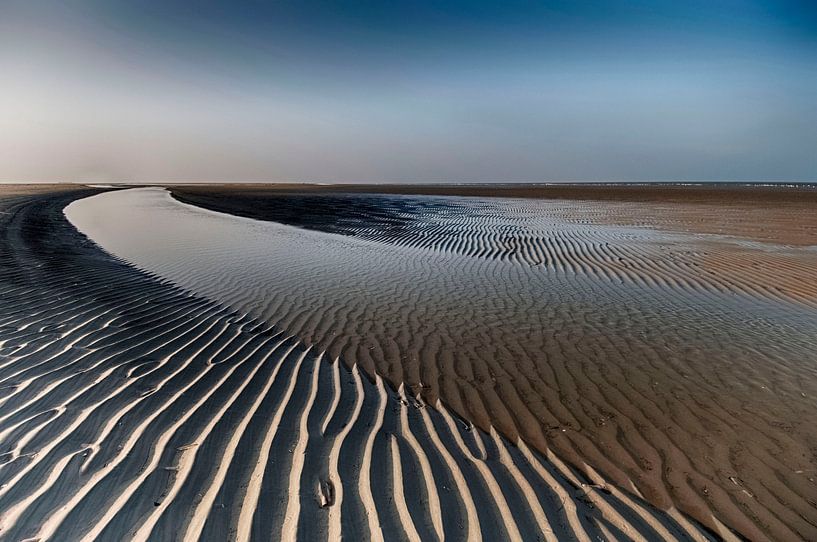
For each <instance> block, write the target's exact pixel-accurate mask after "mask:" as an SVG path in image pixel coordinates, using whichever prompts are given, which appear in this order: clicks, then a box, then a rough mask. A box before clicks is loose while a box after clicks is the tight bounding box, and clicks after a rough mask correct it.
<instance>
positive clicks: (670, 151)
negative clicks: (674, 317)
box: [0, 0, 817, 183]
mask: <svg viewBox="0 0 817 542" xmlns="http://www.w3.org/2000/svg"><path fill="white" fill-rule="evenodd" d="M583 180H587V181H626V180H638V181H645V180H677V181H683V180H746V181H749V180H780V181H817V2H814V1H811V0H805V1H795V0H785V1H777V2H774V1H768V0H763V1H761V0H720V1H719V0H708V1H703V0H685V1H682V2H680V1H677V0H674V1H665V0H654V1H651V2H648V1H646V0H629V1H624V0H589V1H578V2H577V1H551V2H548V1H539V2H535V1H527V0H526V1H523V0H503V1H496V2H492V1H482V0H470V1H453V2H431V1H427V0H410V1H408V0H407V1H404V2H401V1H382V2H379V1H372V0H358V1H351V2H350V1H344V0H336V1H329V0H327V1H315V0H272V1H266V2H235V1H207V0H204V1H199V2H181V1H176V0H165V1H134V0H61V1H38V0H22V1H20V0H0V181H5V182H36V181H73V182H157V183H158V182H210V181H212V182H228V181H245V182H246V181H258V182H285V181H304V182H364V183H374V182H517V181H525V182H554V181H583Z"/></svg>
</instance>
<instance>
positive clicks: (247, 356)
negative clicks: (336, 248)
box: [0, 196, 709, 540]
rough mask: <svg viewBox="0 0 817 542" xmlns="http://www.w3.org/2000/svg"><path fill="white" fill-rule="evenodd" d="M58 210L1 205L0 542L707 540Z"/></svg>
mask: <svg viewBox="0 0 817 542" xmlns="http://www.w3.org/2000/svg"><path fill="white" fill-rule="evenodd" d="M70 197H71V196H61V197H55V198H36V199H24V198H21V199H19V200H7V201H2V200H0V209H2V210H3V211H4V213H8V214H4V215H3V216H2V217H0V226H2V228H0V232H1V233H0V247H2V249H3V250H2V252H0V291H1V292H2V295H0V307H2V311H0V314H2V316H0V386H2V388H3V390H4V392H5V393H4V396H3V399H2V404H0V446H2V450H3V454H2V456H0V539H2V540H21V539H26V538H29V537H31V538H34V539H39V540H95V539H106V540H107V539H117V540H121V539H125V538H128V539H134V540H147V539H157V540H176V539H178V540H181V539H186V540H194V539H199V538H201V539H207V540H226V539H236V540H249V539H259V540H266V539H270V538H273V539H275V538H279V537H280V538H281V539H287V540H289V539H294V538H296V537H297V538H298V539H306V540H316V539H328V540H336V539H338V535H341V536H343V537H345V538H348V539H363V538H370V539H373V540H377V539H380V540H383V539H388V540H394V539H409V540H420V539H423V540H434V539H440V540H441V539H444V538H445V539H449V540H465V539H469V540H473V539H478V538H480V537H483V538H485V539H490V540H500V539H515V540H518V539H525V540H535V539H547V540H556V539H573V538H576V539H579V540H595V539H598V538H609V539H636V540H650V539H656V538H662V539H680V540H687V539H693V540H701V539H707V538H709V537H708V535H707V534H706V533H705V532H703V531H701V530H700V529H698V528H697V527H696V526H695V525H694V524H693V523H692V522H690V521H689V520H687V519H685V518H684V517H683V516H681V515H680V514H678V513H677V512H672V513H669V514H667V513H664V512H660V511H658V510H656V509H654V508H652V507H651V506H649V505H647V504H646V503H644V502H643V501H642V500H641V499H639V498H638V497H635V496H633V495H630V494H628V493H626V492H622V491H620V490H618V489H616V488H615V487H613V486H607V485H606V484H605V482H604V480H603V479H602V478H601V477H598V476H594V477H592V478H587V477H585V476H584V475H582V474H580V473H578V472H577V471H575V470H573V469H571V468H569V467H567V466H566V465H564V464H563V463H562V462H561V461H559V460H558V459H556V458H555V457H553V456H552V455H551V456H549V457H545V456H542V455H539V454H538V453H536V452H534V451H531V450H530V449H528V448H527V447H526V446H525V445H524V444H523V443H521V442H520V443H519V446H518V447H517V446H514V445H513V444H511V443H509V442H508V441H507V440H505V439H504V438H502V437H500V436H499V435H498V434H497V433H496V432H495V431H493V430H492V431H490V433H485V432H482V431H480V430H478V429H477V428H475V427H473V426H472V425H470V424H468V423H466V422H463V421H462V420H461V419H459V418H457V417H456V416H454V415H453V414H452V413H450V412H449V411H448V410H447V409H446V408H445V407H444V406H443V405H441V404H437V405H436V409H430V408H428V406H427V405H426V404H425V403H424V402H423V401H422V399H420V400H418V399H415V398H413V397H411V396H409V395H408V394H406V393H405V391H404V389H400V390H399V392H397V393H395V392H394V391H390V390H389V389H387V387H386V386H385V384H384V382H383V380H382V379H381V378H380V377H375V379H374V382H372V381H370V380H369V379H367V378H365V377H364V376H363V375H362V374H361V371H360V370H359V369H358V368H357V366H353V367H352V368H351V369H347V368H346V367H345V366H344V365H343V364H342V363H341V362H340V361H339V360H338V359H334V360H330V359H328V358H327V357H326V355H325V354H322V353H320V352H318V351H317V350H316V349H314V348H310V347H307V346H305V345H303V344H302V343H300V342H299V341H297V340H296V339H294V338H292V337H287V336H285V335H283V334H282V333H281V332H280V331H277V330H276V329H275V328H272V327H270V326H268V325H266V324H262V323H259V322H258V321H256V320H253V319H251V318H249V317H247V316H242V315H240V314H238V313H236V312H235V311H233V310H229V309H225V308H223V307H221V306H219V305H217V304H215V303H212V302H210V301H207V300H205V299H202V298H199V297H196V296H193V295H191V294H190V293H188V292H186V291H184V290H181V289H179V288H177V287H174V286H171V285H169V284H166V283H163V282H161V281H160V280H157V279H156V278H153V277H151V276H150V275H148V274H146V273H144V272H140V271H137V270H135V269H133V268H131V267H130V266H128V265H126V264H124V263H121V262H118V261H115V260H113V259H112V258H110V257H108V256H107V255H105V254H103V253H102V252H101V251H99V250H98V249H96V248H95V247H93V246H90V244H88V243H87V242H85V241H84V239H83V238H82V237H81V236H80V235H79V234H77V233H76V232H75V231H74V230H73V229H72V228H71V227H70V226H69V225H68V224H67V223H66V222H65V221H64V220H63V219H62V217H61V216H60V214H59V212H60V208H61V206H62V205H63V204H64V203H65V202H66V201H68V200H69V199H70ZM8 217H11V218H8Z"/></svg>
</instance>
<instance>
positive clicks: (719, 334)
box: [68, 189, 817, 539]
mask: <svg viewBox="0 0 817 542" xmlns="http://www.w3.org/2000/svg"><path fill="white" fill-rule="evenodd" d="M420 199H421V200H422V202H421V203H420V204H417V205H418V206H419V205H425V203H424V202H425V200H424V199H423V198H420ZM405 201H408V203H409V204H412V198H408V199H407V200H405ZM458 201H461V200H458ZM500 203H501V204H502V205H506V206H508V207H509V210H507V212H506V211H503V212H502V213H499V214H498V215H497V216H499V215H501V216H502V217H506V218H503V220H509V218H507V217H513V216H514V215H513V210H512V209H513V207H514V205H516V204H517V202H516V201H510V200H509V201H507V202H499V203H497V202H492V203H491V205H498V204H500ZM538 205H540V206H541V205H544V202H540V203H539V204H538ZM558 205H559V206H561V205H563V203H562V202H560V203H559V204H558ZM459 209H460V211H462V213H464V212H465V210H467V209H465V208H464V207H462V206H460V207H459ZM557 211H558V209H557ZM401 212H403V211H401ZM538 212H544V211H541V210H540V211H538ZM595 212H601V213H603V209H602V210H596V211H595ZM462 213H460V215H461V214H462ZM68 214H69V216H70V217H71V219H72V221H74V223H75V224H77V225H78V226H79V227H80V229H81V230H83V231H86V232H88V233H89V234H91V235H92V237H93V238H94V240H95V241H97V242H98V243H99V244H100V245H101V246H103V247H104V248H106V249H107V250H109V251H110V252H112V253H114V254H116V255H118V256H120V257H123V258H126V259H127V260H128V261H131V262H134V263H136V264H137V265H138V266H139V267H141V268H143V269H146V270H149V271H151V272H154V273H157V274H158V275H159V276H161V277H163V278H167V279H170V280H172V281H173V282H174V283H176V284H178V285H181V286H183V287H185V288H189V289H190V290H192V291H195V292H197V293H199V294H202V295H206V296H207V297H210V298H211V299H215V300H218V301H220V302H222V303H226V304H228V305H230V306H232V307H235V308H240V309H241V310H244V311H248V312H249V313H251V314H253V315H255V316H257V317H260V318H262V319H264V320H265V321H270V322H275V323H276V324H278V325H280V326H281V328H282V329H286V330H287V332H288V333H294V334H297V336H298V337H300V338H301V339H302V340H304V341H305V342H306V343H307V344H312V345H315V347H316V348H319V349H321V350H323V349H325V350H327V354H328V356H329V357H331V358H333V359H334V358H335V357H337V356H341V357H342V359H345V360H347V362H348V363H355V362H356V363H358V364H359V365H360V366H361V367H362V368H364V369H365V371H366V372H367V373H368V374H370V375H374V374H378V373H379V374H382V375H384V376H385V377H387V378H388V379H389V380H390V381H391V382H393V383H394V384H395V385H396V386H399V385H400V384H401V383H405V384H406V386H407V388H409V389H411V395H416V394H418V393H420V394H421V395H422V396H423V397H425V398H426V399H427V400H428V401H429V402H430V403H431V404H436V402H437V398H438V397H441V398H442V399H443V401H444V402H445V404H446V405H447V406H448V408H450V409H451V410H453V411H454V412H457V413H458V414H459V415H461V416H463V417H464V418H465V419H467V420H471V421H472V422H473V423H475V424H476V425H477V426H478V427H480V428H481V429H483V430H484V431H486V432H490V430H491V429H492V427H495V428H496V429H497V431H498V432H499V433H500V434H502V435H505V436H506V437H508V438H510V440H511V441H512V442H513V441H516V440H517V439H518V438H519V437H520V436H521V437H522V438H523V439H524V441H525V442H527V443H528V444H529V445H530V446H532V448H534V449H536V450H539V451H540V452H542V453H549V450H551V449H552V450H554V451H555V452H557V454H558V455H559V456H561V457H564V458H566V459H568V460H569V461H570V462H571V463H572V464H574V465H579V466H582V465H585V464H590V465H593V466H594V467H595V468H596V469H599V470H600V471H602V472H604V473H605V475H606V476H608V477H610V478H612V479H613V480H614V481H615V482H616V483H617V484H618V485H619V486H620V487H631V488H632V489H634V490H636V491H638V492H640V493H641V494H643V495H644V496H645V497H646V498H647V500H649V501H650V502H652V503H654V504H656V505H657V506H659V507H662V508H665V509H671V508H673V507H677V508H680V509H681V510H683V511H684V512H686V513H688V514H690V515H692V516H694V517H695V518H696V519H698V520H699V521H701V522H703V523H704V524H706V525H707V526H709V527H710V528H712V529H716V530H720V521H723V523H725V524H727V525H729V526H730V527H732V528H735V529H737V530H738V531H739V532H741V533H742V534H745V535H747V536H749V537H752V538H753V539H763V538H766V537H771V538H776V539H790V538H796V537H800V538H810V537H813V535H814V533H815V516H816V515H817V514H816V513H815V504H814V499H813V495H814V488H815V486H814V477H813V473H814V472H815V458H814V455H813V450H814V449H815V434H814V431H813V427H812V426H811V424H810V423H809V422H808V420H810V419H814V417H815V415H817V414H816V413H817V404H815V397H817V389H815V387H817V384H815V382H816V381H815V378H814V376H815V375H814V372H815V369H814V367H815V364H814V363H813V362H814V361H815V360H814V356H815V352H814V350H813V346H812V341H813V336H814V335H815V334H817V317H815V313H814V311H813V309H812V307H811V306H810V305H809V303H808V296H792V295H789V294H786V295H775V292H774V289H771V290H767V291H764V290H762V289H760V288H753V287H750V285H749V286H747V285H745V284H743V283H741V284H743V285H741V286H740V287H739V288H738V287H733V288H727V286H731V285H732V284H733V283H737V281H736V279H734V277H726V278H725V279H724V280H725V282H723V283H720V284H719V283H717V282H715V283H712V282H711V281H709V280H708V279H707V277H706V274H705V273H703V272H701V273H698V274H697V275H695V276H694V277H693V278H694V280H692V279H689V280H687V281H681V280H680V279H678V278H676V279H675V280H674V282H673V281H671V280H669V278H667V277H672V276H676V277H677V276H679V275H678V274H677V273H678V272H677V271H675V267H677V265H676V264H675V260H673V257H672V255H673V254H681V255H683V254H686V256H687V257H690V258H694V257H696V255H700V254H702V253H704V252H706V251H704V250H702V244H706V245H711V244H714V245H715V246H717V247H718V248H719V250H721V251H722V252H723V253H731V251H738V253H740V254H744V253H742V252H740V251H743V250H744V249H745V250H747V251H749V250H751V251H754V250H756V249H755V248H753V247H746V246H744V245H745V244H741V243H736V242H734V240H731V239H730V240H720V239H714V238H711V237H706V238H704V239H701V238H699V237H697V236H691V235H684V234H669V233H663V232H658V231H649V230H640V229H631V228H620V227H614V226H597V225H593V226H584V227H579V226H577V225H575V224H573V223H570V222H565V221H564V220H561V219H560V218H559V216H558V213H557V212H556V211H554V212H553V213H552V215H551V216H549V217H548V221H550V222H553V225H551V226H548V228H550V230H549V231H554V232H563V233H560V234H559V235H561V239H563V241H562V244H561V245H558V246H556V248H555V249H554V250H557V249H558V250H561V252H560V253H559V254H561V255H560V256H558V258H560V259H561V260H560V261H569V260H571V259H572V261H575V262H579V263H577V264H576V266H575V267H572V268H571V267H569V266H563V269H562V270H561V271H559V270H558V269H556V268H554V267H547V266H542V265H530V262H525V261H519V260H514V261H509V260H512V258H501V257H494V258H487V257H472V256H467V255H463V253H462V251H461V250H454V249H450V248H446V249H444V250H440V249H435V248H433V247H431V248H428V247H423V246H409V245H410V243H402V246H400V244H398V243H394V242H392V241H389V242H388V243H384V242H382V240H376V241H375V240H371V239H360V238H356V237H349V236H348V235H347V236H339V235H330V234H326V233H321V232H314V231H305V230H302V229H296V228H292V227H287V226H284V225H281V224H276V223H268V222H258V221H253V220H246V219H240V218H236V217H232V216H227V215H221V214H218V213H212V212H207V211H203V210H201V209H198V208H192V207H189V206H185V205H182V204H179V203H178V202H175V201H173V200H172V199H171V198H170V197H169V196H168V195H167V194H166V193H165V192H163V191H161V190H155V189H148V190H134V191H128V192H120V193H112V194H105V195H102V196H97V197H94V198H89V199H86V200H82V201H79V202H77V203H75V204H74V205H72V206H71V207H70V208H69V209H68ZM419 214H427V213H426V212H425V211H424V212H422V213H419ZM481 214H485V213H483V212H482V211H480V210H477V211H475V215H476V216H477V217H478V218H477V219H475V221H476V223H477V224H476V225H475V226H474V227H475V228H477V229H478V228H479V223H480V222H481V221H483V219H482V218H479V217H480V216H481ZM519 214H520V215H522V216H523V218H522V219H520V226H519V228H520V229H521V231H523V232H524V231H527V230H530V229H531V226H529V225H528V222H530V221H531V220H533V218H530V217H531V212H530V211H524V212H522V211H519ZM466 216H467V213H466ZM455 219H456V220H460V218H457V217H455ZM398 224H399V222H398ZM137 226H138V227H137ZM535 229H536V230H537V231H541V229H542V226H541V225H539V226H537V227H536V228H535ZM465 230H467V228H465ZM572 230H576V231H577V233H571V231H572ZM503 231H506V232H512V230H508V229H506V230H503ZM397 233H399V232H396V233H395V232H393V231H392V232H391V233H389V235H397ZM403 235H408V236H409V237H411V236H412V235H416V234H412V233H410V232H409V233H405V232H404V233H403ZM509 235H510V233H509ZM398 237H399V235H398ZM443 237H444V236H443ZM454 237H455V239H454V240H447V241H446V243H452V245H451V246H455V244H461V245H462V246H467V242H465V241H462V240H459V239H456V236H454ZM545 237H547V236H545ZM554 237H559V236H558V235H555V234H554ZM156 239H161V240H162V242H161V243H160V244H157V243H156V242H155V240H156ZM577 239H578V240H581V239H592V240H593V243H595V244H593V243H591V244H590V245H592V246H594V247H596V248H594V249H590V248H587V247H584V248H582V247H581V246H579V245H581V243H580V242H579V241H577ZM590 245H588V246H590ZM560 247H561V248H560ZM633 247H634V248H633ZM727 247H728V249H727ZM620 250H631V251H632V252H630V253H629V254H635V256H632V259H631V260H630V261H629V262H628V264H629V265H630V266H632V267H634V268H635V269H636V271H637V272H634V276H635V277H639V278H638V280H636V279H633V280H624V279H622V278H621V275H620V274H619V273H620V270H618V269H617V266H618V265H619V264H620V263H621V262H619V261H617V260H615V258H610V257H608V256H609V255H610V254H615V253H616V252H615V251H620ZM764 250H765V251H767V252H769V251H770V253H771V254H773V255H774V254H776V253H777V251H785V250H788V248H786V247H772V248H770V247H764ZM806 250H807V249H806ZM709 252H710V253H711V251H709ZM619 253H620V252H619ZM605 262H606V263H605ZM520 263H522V264H523V265H520ZM696 263H697V262H696ZM692 268H693V269H694V268H695V266H692ZM667 269H668V270H670V271H671V272H670V273H664V271H663V270H667ZM662 273H664V274H663V275H662ZM749 443H751V444H749ZM584 470H585V472H586V473H590V472H592V471H591V470H590V468H589V467H584ZM633 484H634V485H633ZM713 514H714V516H715V518H717V519H715V518H713ZM720 532H721V533H725V532H726V531H723V530H720Z"/></svg>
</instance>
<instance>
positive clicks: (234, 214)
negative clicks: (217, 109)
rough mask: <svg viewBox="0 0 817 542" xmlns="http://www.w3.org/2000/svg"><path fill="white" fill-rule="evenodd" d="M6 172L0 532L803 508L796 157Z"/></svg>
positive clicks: (628, 533)
mask: <svg viewBox="0 0 817 542" xmlns="http://www.w3.org/2000/svg"><path fill="white" fill-rule="evenodd" d="M686 188H688V187H686ZM0 198H2V202H1V203H0V205H2V206H3V208H2V211H3V213H4V214H2V215H0V219H2V220H3V221H4V223H3V236H4V237H3V240H2V241H3V243H4V251H3V254H4V256H3V262H2V287H3V290H4V295H3V298H2V299H3V301H2V302H3V303H4V311H3V322H2V328H1V329H0V386H2V387H3V389H4V390H7V393H6V394H5V396H4V398H3V399H0V439H2V440H0V445H1V446H2V448H0V454H2V455H0V458H2V464H0V511H2V512H0V538H2V539H8V540H17V539H23V538H29V537H33V538H40V539H55V540H66V539H89V540H90V539H93V538H106V537H108V538H110V537H122V536H123V535H127V536H130V537H133V538H135V539H142V540H146V539H196V538H203V539H235V540H249V539H269V538H273V539H276V538H280V539H293V538H296V537H297V538H299V539H316V538H317V539H329V540H334V539H337V537H338V536H339V535H341V534H343V535H344V536H346V537H351V538H371V539H385V540H392V539H409V540H433V539H442V538H448V539H480V538H482V539H488V540H497V539H509V540H517V539H525V540H529V539H543V540H562V539H573V538H577V539H583V540H594V539H597V538H603V539H647V540H653V539H679V540H686V539H692V540H702V539H735V538H740V537H746V538H749V539H753V540H764V539H774V540H788V539H810V538H814V537H815V536H817V527H816V526H815V525H817V504H815V494H817V491H816V489H817V488H816V487H815V482H814V476H815V472H817V470H815V469H816V468H817V458H815V455H814V450H815V449H817V434H815V432H814V429H813V423H811V422H810V420H813V419H817V380H816V379H815V378H814V377H815V374H814V373H815V366H817V365H815V363H814V362H815V361H817V359H815V357H816V356H817V354H815V351H814V348H813V337H814V336H815V334H817V297H815V296H816V295H817V276H815V269H817V266H816V265H815V264H817V250H815V245H817V235H815V231H817V219H816V218H815V217H814V216H813V215H814V214H813V213H811V212H810V210H811V209H812V208H813V204H814V200H815V191H814V190H812V189H808V188H802V187H801V188H793V189H786V188H767V187H755V188H746V187H714V188H713V187H703V188H693V189H689V190H685V187H662V186H652V187H651V186H640V187H638V188H635V187H610V186H608V187H584V188H582V187H561V188H558V187H557V188H544V187H536V186H534V187H523V188H522V187H515V188H512V187H504V186H498V187H480V188H478V189H477V188H474V187H443V186H437V187H428V186H424V187H415V188H414V189H412V188H411V187H407V186H402V187H396V188H390V187H388V186H385V187H378V188H377V189H376V190H373V189H372V188H371V187H366V186H340V187H321V186H311V187H294V186H266V187H264V186H250V185H237V186H210V187H204V186H173V187H168V188H163V187H152V188H132V189H125V190H106V189H104V188H85V187H73V188H66V189H64V190H60V191H55V190H53V189H48V188H40V189H37V190H36V191H32V190H31V189H22V188H15V189H8V190H5V191H4V192H3V193H2V194H0Z"/></svg>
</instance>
